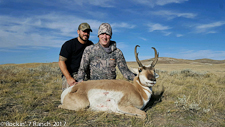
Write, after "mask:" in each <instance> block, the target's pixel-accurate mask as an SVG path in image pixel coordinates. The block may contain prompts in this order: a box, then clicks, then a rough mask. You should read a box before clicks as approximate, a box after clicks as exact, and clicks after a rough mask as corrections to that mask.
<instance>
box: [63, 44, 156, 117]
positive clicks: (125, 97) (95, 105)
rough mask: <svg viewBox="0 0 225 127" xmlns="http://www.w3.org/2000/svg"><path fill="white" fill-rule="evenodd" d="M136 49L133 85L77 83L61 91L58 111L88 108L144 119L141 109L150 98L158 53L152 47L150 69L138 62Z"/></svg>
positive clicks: (125, 82) (105, 81)
mask: <svg viewBox="0 0 225 127" xmlns="http://www.w3.org/2000/svg"><path fill="white" fill-rule="evenodd" d="M137 47H139V46H138V45H137V46H136V47H135V57H136V61H137V63H138V65H139V68H138V74H137V76H136V77H135V78H134V80H133V83H130V82H128V81H124V80H89V81H84V82H81V83H78V84H77V85H74V86H71V87H69V88H67V89H66V90H64V91H63V93H62V95H61V103H62V104H61V105H59V108H64V109H69V110H75V111H77V110H80V109H85V108H90V109H92V110H95V111H107V112H115V113H120V114H125V115H130V116H137V117H139V118H142V119H144V118H146V113H145V112H144V111H142V109H143V108H144V107H145V106H146V104H147V103H148V101H149V100H150V98H151V94H152V89H151V87H152V86H153V85H155V84H156V78H157V77H158V75H157V74H156V73H155V69H154V66H155V65H156V63H157V61H158V53H157V51H156V49H155V48H154V47H152V48H153V49H154V51H155V58H154V60H153V62H152V64H151V65H150V66H143V65H142V64H141V62H140V60H139V59H138V53H137Z"/></svg>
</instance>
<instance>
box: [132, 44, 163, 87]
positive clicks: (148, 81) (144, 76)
mask: <svg viewBox="0 0 225 127" xmlns="http://www.w3.org/2000/svg"><path fill="white" fill-rule="evenodd" d="M137 47H140V46H139V45H136V46H135V50H134V54H135V58H136V61H137V63H138V65H139V68H138V78H139V80H140V83H141V84H143V85H145V86H147V87H151V86H153V85H155V84H156V78H158V77H159V75H158V74H157V73H156V72H155V68H154V67H155V65H156V63H157V61H158V57H159V53H157V51H156V49H155V48H154V47H152V49H154V51H155V58H154V60H153V62H152V63H151V65H150V66H143V65H142V63H141V61H140V60H139V58H138V53H137Z"/></svg>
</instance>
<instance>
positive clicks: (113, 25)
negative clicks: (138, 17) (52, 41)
mask: <svg viewBox="0 0 225 127" xmlns="http://www.w3.org/2000/svg"><path fill="white" fill-rule="evenodd" d="M111 27H112V28H113V29H114V28H127V29H133V28H135V25H132V24H128V23H124V22H122V23H112V24H111Z"/></svg>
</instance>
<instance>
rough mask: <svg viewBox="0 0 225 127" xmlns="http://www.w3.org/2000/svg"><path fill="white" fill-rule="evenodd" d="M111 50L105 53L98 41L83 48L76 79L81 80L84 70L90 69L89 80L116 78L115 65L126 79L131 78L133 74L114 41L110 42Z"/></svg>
mask: <svg viewBox="0 0 225 127" xmlns="http://www.w3.org/2000/svg"><path fill="white" fill-rule="evenodd" d="M110 47H111V51H112V52H110V53H107V52H106V51H105V50H104V49H103V47H102V46H101V45H100V43H97V44H95V45H91V46H88V47H86V48H85V50H84V53H83V56H82V59H81V63H80V68H79V70H78V77H77V80H78V81H79V82H80V81H83V79H84V76H85V71H87V70H88V69H90V80H100V79H116V66H117V67H118V68H119V70H120V72H121V73H122V74H123V76H124V77H125V78H126V79H128V80H133V78H134V77H135V74H134V73H132V72H131V71H130V70H129V68H128V67H127V64H126V61H125V58H124V56H123V53H122V52H121V50H120V49H118V48H117V47H116V42H114V41H111V42H110Z"/></svg>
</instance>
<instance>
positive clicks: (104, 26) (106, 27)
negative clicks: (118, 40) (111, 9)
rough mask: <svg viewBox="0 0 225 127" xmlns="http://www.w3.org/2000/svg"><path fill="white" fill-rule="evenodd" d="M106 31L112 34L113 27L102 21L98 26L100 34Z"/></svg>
mask: <svg viewBox="0 0 225 127" xmlns="http://www.w3.org/2000/svg"><path fill="white" fill-rule="evenodd" d="M104 33H106V34H108V35H110V36H112V28H111V26H110V25H109V24H108V23H102V24H101V25H100V26H99V28H98V36H99V35H100V34H104Z"/></svg>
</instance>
